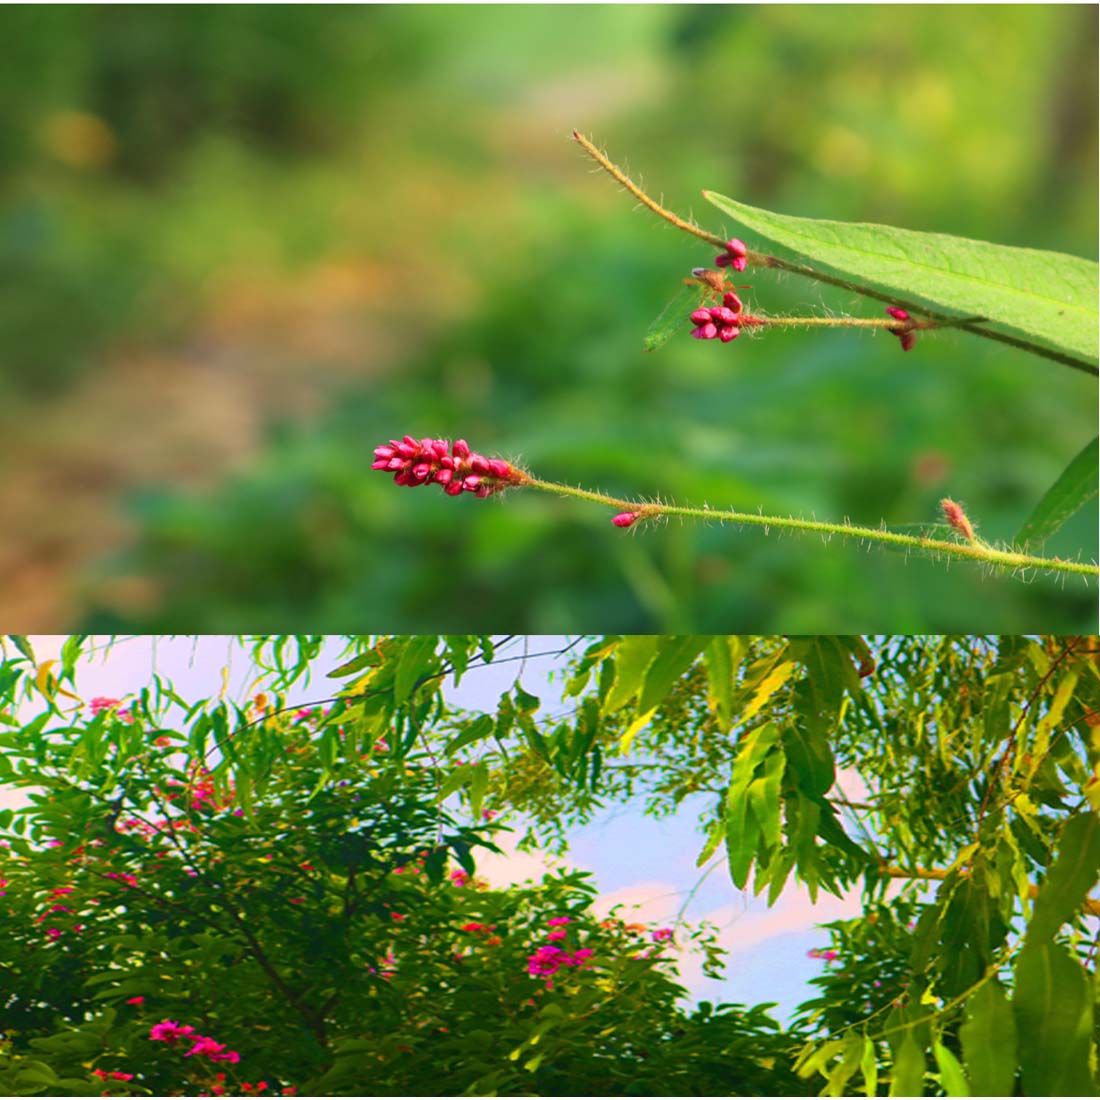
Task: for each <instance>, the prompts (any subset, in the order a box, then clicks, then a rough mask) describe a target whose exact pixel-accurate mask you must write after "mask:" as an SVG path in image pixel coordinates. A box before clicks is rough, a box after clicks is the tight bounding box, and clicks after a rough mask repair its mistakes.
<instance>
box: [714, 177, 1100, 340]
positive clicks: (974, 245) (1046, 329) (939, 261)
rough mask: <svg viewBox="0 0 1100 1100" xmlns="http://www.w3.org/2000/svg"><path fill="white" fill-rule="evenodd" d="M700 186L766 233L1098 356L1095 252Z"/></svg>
mask: <svg viewBox="0 0 1100 1100" xmlns="http://www.w3.org/2000/svg"><path fill="white" fill-rule="evenodd" d="M703 196H704V197H705V198H706V199H707V200H708V201H709V202H712V203H713V204H714V205H715V206H716V207H718V209H719V210H721V211H722V212H723V213H724V214H727V215H729V217H731V218H734V219H735V220H736V221H737V222H739V223H740V224H741V225H744V226H746V227H747V228H748V229H751V230H753V231H754V232H756V233H759V234H760V236H762V237H764V238H765V239H766V240H769V241H774V242H775V243H776V244H779V245H782V246H783V247H785V248H789V249H791V250H792V251H793V252H796V253H797V254H798V255H799V256H800V257H802V258H804V259H807V260H811V261H814V262H815V263H818V264H822V265H824V266H825V267H828V268H831V269H832V270H833V271H834V272H840V273H841V274H843V275H846V276H848V277H849V278H850V279H854V280H858V281H860V282H866V283H869V284H872V285H874V286H876V287H878V288H881V289H886V290H889V291H895V292H896V293H897V294H898V295H899V296H902V297H904V298H917V299H921V300H923V301H925V302H928V303H929V304H931V305H933V306H937V307H939V308H940V309H941V310H943V311H944V312H948V313H950V314H952V315H957V316H960V317H963V316H968V315H974V314H977V315H980V316H982V317H986V318H988V320H989V321H990V322H992V323H994V324H996V325H998V326H1001V327H1003V328H1007V329H1011V330H1012V331H1014V332H1016V333H1021V334H1023V335H1025V336H1030V337H1032V338H1034V339H1037V340H1039V341H1041V342H1043V343H1046V344H1050V345H1052V346H1053V347H1056V348H1060V349H1062V350H1063V351H1066V352H1070V353H1071V354H1074V355H1079V356H1081V357H1082V358H1084V359H1087V360H1090V361H1095V359H1096V358H1097V352H1098V348H1097V290H1098V279H1097V271H1098V269H1097V265H1096V263H1095V261H1092V260H1082V259H1080V258H1079V257H1077V256H1067V255H1064V254H1063V253H1060V252H1042V251H1038V250H1036V249H1032V248H1012V247H1009V246H1007V245H997V244H989V243H987V242H986V241H971V240H967V239H965V238H963V237H950V236H947V235H946V234H943V233H916V232H913V231H912V230H909V229H895V228H893V227H892V226H888V225H871V224H868V223H863V222H837V221H822V220H816V219H813V218H793V217H788V216H787V215H784V214H773V213H772V212H771V211H769V210H761V209H759V208H757V207H754V206H746V205H745V204H744V203H741V202H736V201H735V200H733V199H729V198H726V197H725V196H724V195H718V194H715V193H714V192H713V191H704V192H703Z"/></svg>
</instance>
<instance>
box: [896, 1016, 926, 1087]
mask: <svg viewBox="0 0 1100 1100" xmlns="http://www.w3.org/2000/svg"><path fill="white" fill-rule="evenodd" d="M924 1067H925V1061H924V1051H923V1050H921V1048H920V1044H919V1043H918V1042H917V1040H916V1039H915V1038H914V1036H913V1029H912V1028H907V1029H906V1030H905V1031H904V1032H903V1034H902V1039H901V1042H900V1043H898V1045H897V1047H896V1048H895V1049H894V1072H893V1076H892V1078H891V1080H890V1095H891V1096H923V1095H924Z"/></svg>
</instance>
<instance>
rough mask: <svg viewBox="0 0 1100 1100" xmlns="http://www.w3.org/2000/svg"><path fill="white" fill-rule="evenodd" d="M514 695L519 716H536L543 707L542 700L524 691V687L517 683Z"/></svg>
mask: <svg viewBox="0 0 1100 1100" xmlns="http://www.w3.org/2000/svg"><path fill="white" fill-rule="evenodd" d="M512 694H513V696H514V697H515V700H516V711H517V713H519V714H534V713H535V711H537V710H538V709H539V707H540V706H541V705H542V700H540V699H539V697H538V696H537V695H532V694H531V693H530V692H527V691H524V690H523V685H522V684H521V683H519V682H518V681H517V683H516V686H515V688H514V689H513V690H512Z"/></svg>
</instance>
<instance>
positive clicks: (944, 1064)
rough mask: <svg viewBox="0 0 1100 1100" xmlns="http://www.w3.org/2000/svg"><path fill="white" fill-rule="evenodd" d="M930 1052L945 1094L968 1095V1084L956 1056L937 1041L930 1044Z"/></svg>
mask: <svg viewBox="0 0 1100 1100" xmlns="http://www.w3.org/2000/svg"><path fill="white" fill-rule="evenodd" d="M932 1054H933V1055H934V1056H935V1059H936V1065H937V1066H938V1067H939V1071H940V1083H941V1084H942V1085H943V1091H944V1093H945V1094H946V1095H947V1096H969V1095H970V1086H969V1085H968V1084H967V1081H966V1077H965V1075H964V1074H963V1071H962V1066H960V1065H959V1060H958V1058H956V1057H955V1055H954V1054H952V1053H951V1051H949V1050H948V1049H947V1047H945V1046H944V1045H943V1043H941V1042H939V1041H937V1042H935V1043H933V1044H932Z"/></svg>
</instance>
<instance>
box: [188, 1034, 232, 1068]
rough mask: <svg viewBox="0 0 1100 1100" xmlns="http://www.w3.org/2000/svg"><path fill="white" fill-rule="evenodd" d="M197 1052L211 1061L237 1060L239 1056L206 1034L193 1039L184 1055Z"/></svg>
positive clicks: (189, 1055)
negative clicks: (192, 1044)
mask: <svg viewBox="0 0 1100 1100" xmlns="http://www.w3.org/2000/svg"><path fill="white" fill-rule="evenodd" d="M195 1054H199V1055H204V1056H205V1057H207V1058H209V1059H210V1061H212V1062H239V1061H240V1060H241V1056H240V1055H239V1054H238V1053H237V1052H236V1051H235V1050H226V1049H225V1043H216V1042H214V1040H213V1039H211V1038H210V1037H209V1036H208V1035H200V1036H198V1038H197V1039H196V1040H195V1045H194V1046H193V1047H192V1048H191V1049H190V1050H189V1051H188V1052H187V1053H186V1054H185V1055H184V1057H186V1058H190V1057H191V1056H192V1055H195Z"/></svg>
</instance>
